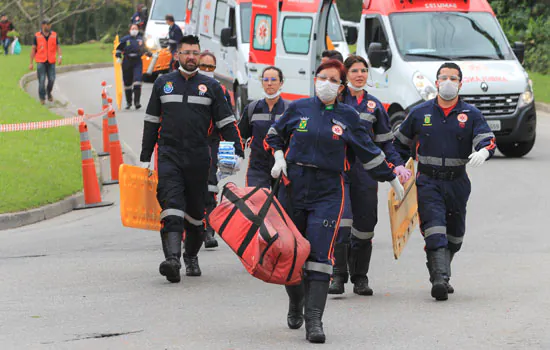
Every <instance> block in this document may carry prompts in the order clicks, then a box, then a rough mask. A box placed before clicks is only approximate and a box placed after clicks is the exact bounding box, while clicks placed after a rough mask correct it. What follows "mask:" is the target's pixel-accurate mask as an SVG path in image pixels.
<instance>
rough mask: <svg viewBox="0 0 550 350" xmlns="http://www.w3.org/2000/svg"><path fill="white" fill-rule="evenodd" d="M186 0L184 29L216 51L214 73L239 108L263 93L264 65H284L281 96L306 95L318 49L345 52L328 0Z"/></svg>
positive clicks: (336, 16) (334, 11) (333, 7)
mask: <svg viewBox="0 0 550 350" xmlns="http://www.w3.org/2000/svg"><path fill="white" fill-rule="evenodd" d="M190 1H193V0H190ZM188 5H189V6H190V7H191V8H192V13H191V17H190V20H189V25H188V27H187V30H188V32H190V31H191V30H193V31H195V33H197V34H198V35H199V37H200V43H201V48H202V49H203V50H209V51H212V52H213V53H214V54H215V55H216V57H217V60H218V64H217V66H218V67H217V69H216V78H217V79H219V80H220V81H221V82H222V83H223V84H224V85H225V86H226V87H227V88H228V90H229V91H230V93H231V94H232V95H233V99H234V101H235V105H236V107H237V112H239V114H240V111H241V110H242V107H244V105H246V104H247V103H248V101H249V100H252V99H258V98H260V97H262V91H263V90H262V88H261V84H260V80H259V74H260V73H261V69H262V67H264V66H267V65H269V64H273V65H276V66H278V67H279V68H281V69H282V70H283V73H284V74H285V76H286V82H285V84H284V87H283V92H284V93H283V96H284V97H286V98H292V99H295V98H298V97H305V96H308V97H309V96H311V95H312V94H313V76H312V74H313V72H312V71H313V70H314V69H315V67H316V65H317V64H318V63H319V62H320V54H321V52H322V51H323V50H325V49H327V48H334V49H336V50H338V51H340V52H341V53H342V55H343V56H344V57H346V56H347V55H348V54H349V49H348V45H347V43H346V41H345V38H344V31H343V29H342V24H341V21H340V16H339V14H338V9H337V7H336V4H334V3H333V1H332V0H324V1H323V0H281V1H273V0H270V1H267V0H194V1H193V4H191V3H189V4H188ZM327 37H329V38H330V39H326V38H327ZM251 41H252V44H251ZM264 58H265V60H264Z"/></svg>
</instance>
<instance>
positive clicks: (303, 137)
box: [266, 60, 404, 343]
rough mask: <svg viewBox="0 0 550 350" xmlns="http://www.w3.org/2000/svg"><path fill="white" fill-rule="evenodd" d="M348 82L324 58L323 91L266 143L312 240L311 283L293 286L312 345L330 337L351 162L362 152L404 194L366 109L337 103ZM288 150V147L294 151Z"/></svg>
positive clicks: (297, 319) (298, 316)
mask: <svg viewBox="0 0 550 350" xmlns="http://www.w3.org/2000/svg"><path fill="white" fill-rule="evenodd" d="M345 80H346V73H345V69H344V66H343V65H342V63H341V62H339V61H336V60H329V61H327V62H325V63H322V64H321V65H320V66H319V67H318V68H317V70H316V77H315V92H316V95H317V96H316V97H312V98H306V99H302V100H298V101H295V102H293V103H291V104H290V106H289V107H288V109H287V110H286V111H285V113H284V114H283V116H282V117H281V118H280V119H279V120H278V121H277V122H275V124H273V126H272V127H271V128H270V129H269V131H268V133H267V139H266V148H270V149H272V150H273V151H274V157H275V165H274V166H273V168H272V170H271V176H273V177H274V178H279V176H280V175H281V173H283V174H284V175H286V176H287V177H288V180H289V182H290V184H289V186H290V189H289V191H288V193H289V195H288V196H285V199H286V200H288V201H290V205H289V203H286V200H285V201H283V203H284V204H283V205H284V206H285V209H286V210H287V212H288V213H289V215H290V217H291V218H292V219H293V221H294V223H295V224H296V227H297V228H298V229H299V230H300V232H301V233H302V234H303V235H304V236H305V237H306V239H307V240H308V241H309V242H310V244H311V253H310V255H309V257H308V260H307V261H306V264H305V271H304V278H303V284H300V285H296V286H291V287H287V293H288V295H289V299H290V301H289V312H288V316H287V323H288V326H289V327H290V328H292V329H297V328H300V327H301V326H302V323H303V320H304V319H305V323H306V339H308V340H309V341H310V342H312V343H324V342H325V334H324V332H323V325H322V322H321V320H322V316H323V311H324V309H325V304H326V300H327V293H328V287H329V281H330V275H331V273H332V253H333V245H334V240H335V238H336V234H337V232H338V226H339V223H340V218H341V216H342V211H343V207H344V201H343V196H344V180H343V176H342V173H343V172H344V171H345V170H347V169H349V163H348V159H349V160H354V159H355V156H357V157H358V158H359V159H360V161H361V162H362V163H363V167H364V168H365V169H366V170H367V171H368V172H369V174H370V175H371V176H373V177H374V178H375V179H377V180H379V181H390V182H391V185H392V187H393V188H394V189H395V191H396V193H397V196H398V198H399V199H402V198H403V195H404V193H403V192H404V190H403V186H402V185H401V184H400V183H399V180H398V179H397V178H396V176H395V174H394V173H393V171H392V169H391V168H390V167H389V166H388V164H387V163H386V160H385V155H384V153H383V152H382V151H381V150H380V149H379V148H378V147H376V146H375V145H374V143H373V142H372V140H371V139H370V137H369V136H368V134H367V131H366V129H365V128H364V127H363V126H361V123H360V119H359V113H357V112H356V111H355V110H354V109H353V108H352V107H350V106H348V105H345V104H343V103H339V102H338V101H336V97H337V95H338V94H339V93H341V92H342V90H343V89H344V84H345ZM283 149H286V150H287V151H286V156H285V154H284V153H283ZM350 151H352V152H353V155H352V153H351V152H350ZM285 158H286V160H285ZM287 162H288V172H287ZM290 207H292V208H293V210H292V212H289V208H290ZM304 287H305V291H304ZM304 303H305V313H304V312H303V307H304Z"/></svg>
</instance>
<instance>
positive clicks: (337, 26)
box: [327, 5, 344, 42]
mask: <svg viewBox="0 0 550 350" xmlns="http://www.w3.org/2000/svg"><path fill="white" fill-rule="evenodd" d="M337 12H338V10H337V9H336V5H333V6H331V7H330V12H329V14H328V23H327V34H328V36H329V38H330V40H332V41H333V42H342V41H344V35H343V34H342V24H341V23H340V19H339V18H338V13H337Z"/></svg>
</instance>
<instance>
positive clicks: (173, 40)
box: [168, 23, 183, 53]
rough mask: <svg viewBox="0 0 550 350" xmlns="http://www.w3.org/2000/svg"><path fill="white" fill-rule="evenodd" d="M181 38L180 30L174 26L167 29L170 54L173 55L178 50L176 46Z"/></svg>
mask: <svg viewBox="0 0 550 350" xmlns="http://www.w3.org/2000/svg"><path fill="white" fill-rule="evenodd" d="M182 38H183V32H182V31H181V28H180V27H179V26H178V25H177V24H176V23H174V24H172V25H171V26H170V28H169V29H168V45H170V52H171V53H175V52H176V51H177V50H178V44H179V43H180V41H181V39H182Z"/></svg>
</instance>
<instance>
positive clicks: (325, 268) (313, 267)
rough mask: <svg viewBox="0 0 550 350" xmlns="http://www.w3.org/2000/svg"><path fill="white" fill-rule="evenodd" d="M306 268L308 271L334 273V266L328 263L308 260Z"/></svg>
mask: <svg viewBox="0 0 550 350" xmlns="http://www.w3.org/2000/svg"><path fill="white" fill-rule="evenodd" d="M305 268H306V270H308V271H317V272H321V273H326V274H329V275H332V266H331V265H327V264H321V263H318V262H314V261H306V266H305Z"/></svg>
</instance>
